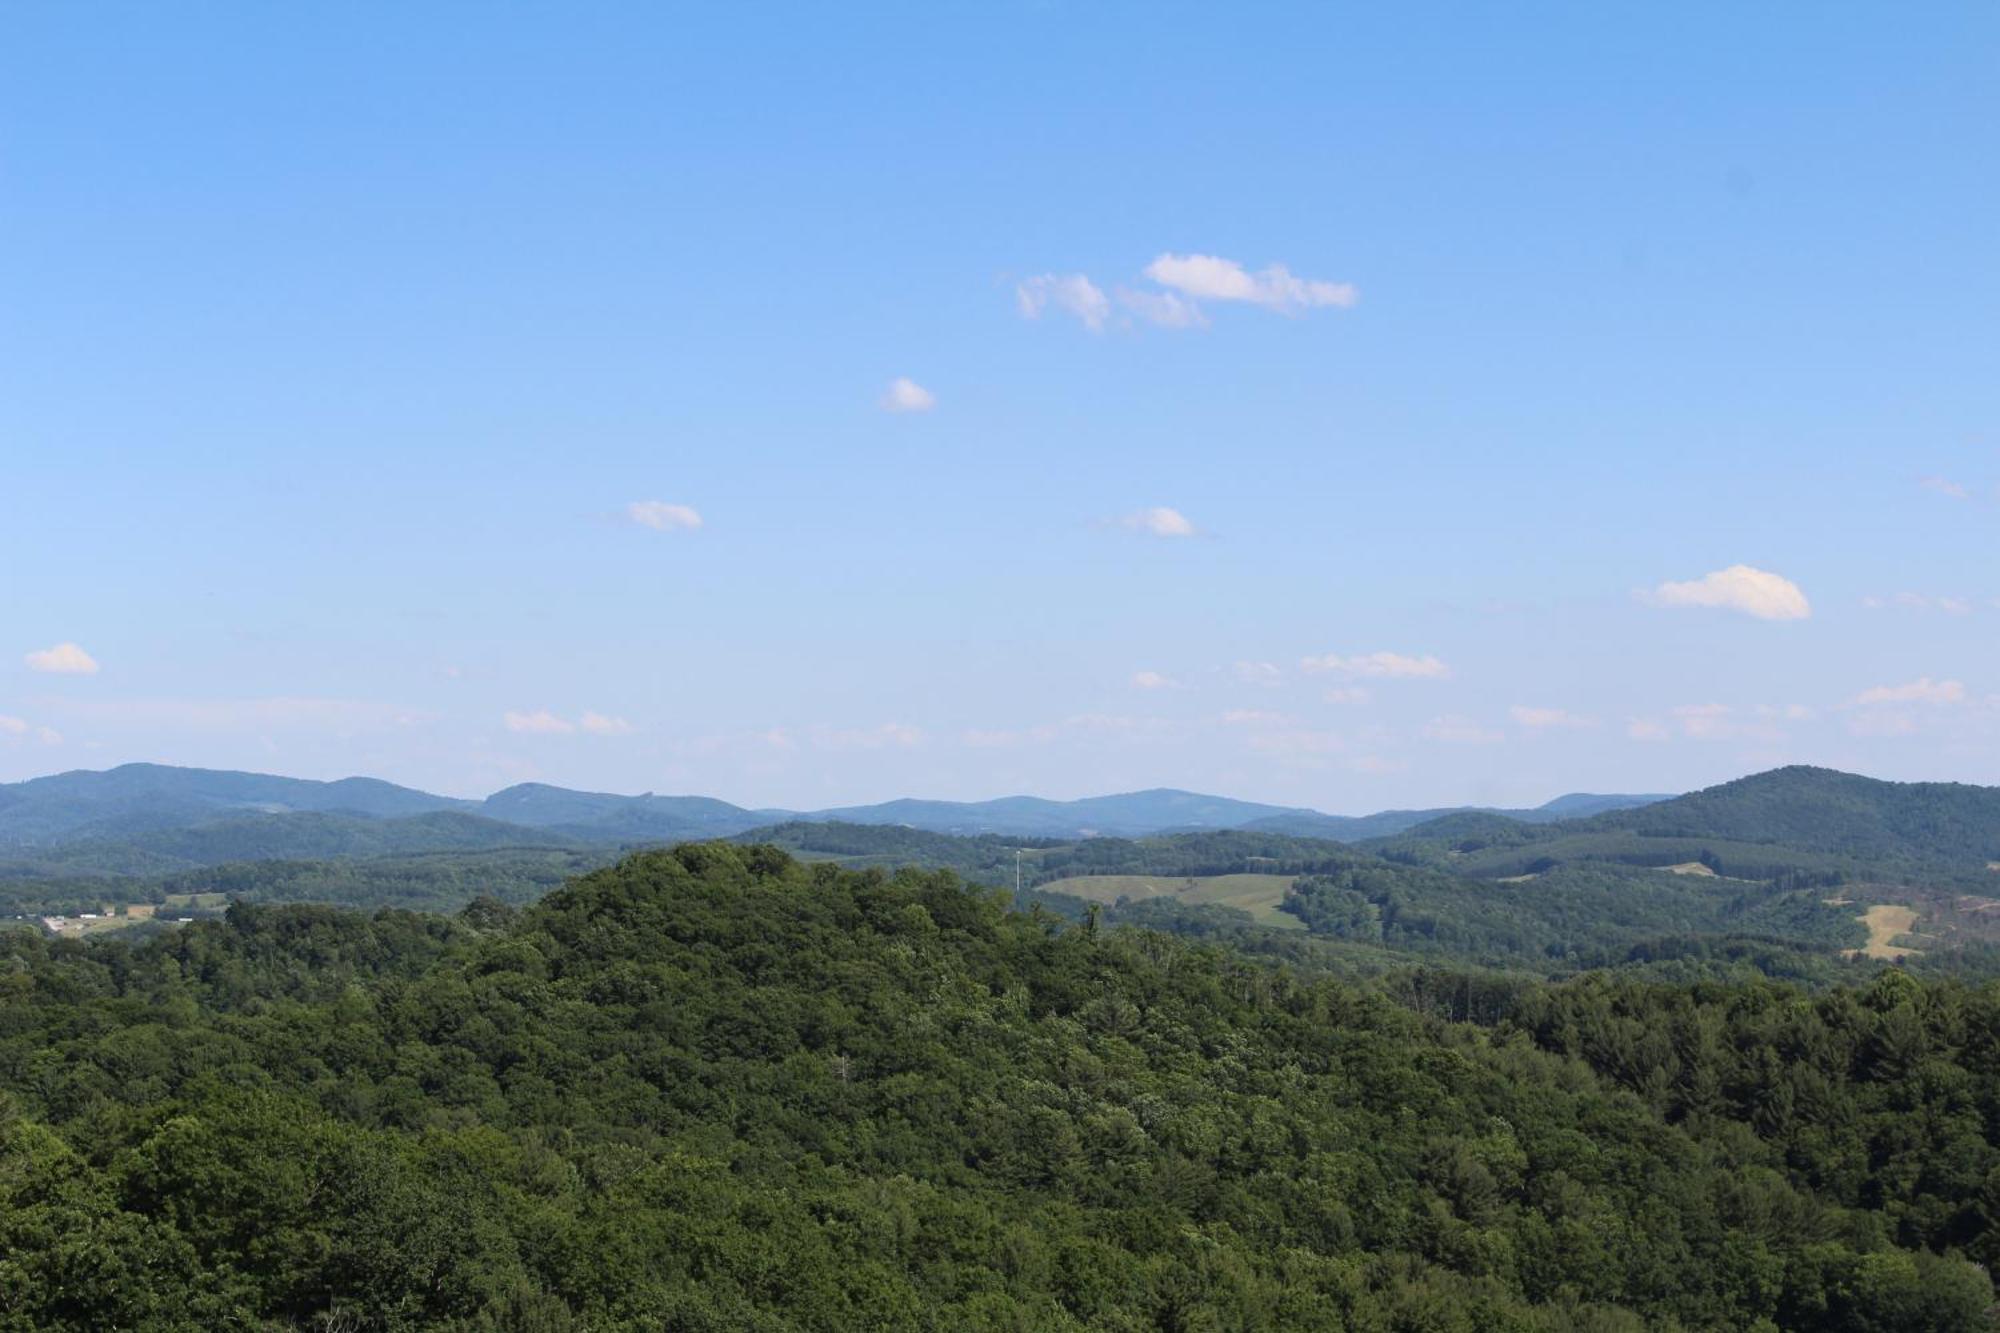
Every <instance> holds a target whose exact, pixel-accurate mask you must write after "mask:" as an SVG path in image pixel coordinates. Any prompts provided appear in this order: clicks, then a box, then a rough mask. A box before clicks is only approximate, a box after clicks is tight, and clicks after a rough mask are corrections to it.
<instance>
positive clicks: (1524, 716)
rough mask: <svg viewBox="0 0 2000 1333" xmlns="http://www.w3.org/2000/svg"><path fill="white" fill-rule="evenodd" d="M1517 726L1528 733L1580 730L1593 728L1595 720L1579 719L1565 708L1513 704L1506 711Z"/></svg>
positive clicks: (1588, 718)
mask: <svg viewBox="0 0 2000 1333" xmlns="http://www.w3.org/2000/svg"><path fill="white" fill-rule="evenodd" d="M1507 714H1508V716H1509V717H1512V718H1513V719H1514V721H1515V723H1516V724H1517V725H1520V726H1523V727H1526V728H1528V729H1529V730H1530V731H1541V730H1545V729H1547V728H1550V727H1566V728H1571V729H1575V728H1582V727H1594V726H1596V725H1597V719H1596V718H1591V717H1579V716H1578V715H1576V714H1575V713H1572V712H1570V711H1569V710H1568V709H1566V708H1531V707H1529V706H1528V705H1526V704H1515V705H1514V706H1513V707H1512V708H1510V709H1508V710H1507Z"/></svg>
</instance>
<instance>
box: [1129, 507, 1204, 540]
mask: <svg viewBox="0 0 2000 1333" xmlns="http://www.w3.org/2000/svg"><path fill="white" fill-rule="evenodd" d="M1118 526H1119V527H1121V528H1126V529H1128V530H1130V531H1132V532H1143V533H1145V534H1146V535H1147V536H1149V537H1197V536H1200V535H1201V534H1200V531H1199V530H1198V529H1197V528H1196V527H1195V525H1194V523H1193V521H1192V520H1190V519H1189V518H1188V516H1187V515H1186V514H1183V513H1182V512H1181V511H1180V510H1178V509H1169V508H1167V507H1166V506H1165V505H1155V506H1153V507H1152V508H1151V509H1141V510H1140V511H1139V512H1138V513H1136V514H1127V515H1125V517H1123V518H1121V519H1119V520H1118Z"/></svg>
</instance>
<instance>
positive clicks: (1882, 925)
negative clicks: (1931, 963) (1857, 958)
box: [1847, 903, 1922, 958]
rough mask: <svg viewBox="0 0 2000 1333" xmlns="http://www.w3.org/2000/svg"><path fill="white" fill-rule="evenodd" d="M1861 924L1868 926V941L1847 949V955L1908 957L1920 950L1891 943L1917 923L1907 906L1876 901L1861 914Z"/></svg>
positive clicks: (1914, 915) (1907, 932) (1913, 913)
mask: <svg viewBox="0 0 2000 1333" xmlns="http://www.w3.org/2000/svg"><path fill="white" fill-rule="evenodd" d="M1861 924H1863V925H1865V926H1867V927H1868V943H1867V944H1866V945H1865V946H1864V947H1862V948H1859V949H1849V950H1848V951H1847V953H1848V956H1849V957H1852V956H1854V955H1855V954H1859V955H1861V956H1862V957H1864V958H1908V957H1909V956H1910V955H1912V954H1915V953H1921V952H1922V950H1920V949H1911V948H1906V947H1904V946H1902V945H1898V944H1893V943H1891V941H1892V940H1897V939H1901V938H1902V937H1903V936H1905V935H1907V934H1909V933H1910V928H1911V927H1912V926H1914V925H1916V924H1917V914H1916V913H1915V912H1913V911H1911V910H1910V909H1909V908H1907V907H1904V906H1901V905H1900V904H1896V903H1878V904H1877V905H1875V906H1874V907H1871V908H1869V909H1868V911H1867V912H1866V913H1864V914H1863V915H1862V918H1861Z"/></svg>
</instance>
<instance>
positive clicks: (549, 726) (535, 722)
mask: <svg viewBox="0 0 2000 1333" xmlns="http://www.w3.org/2000/svg"><path fill="white" fill-rule="evenodd" d="M501 721H503V722H504V723H506V725H507V730H509V731H513V732H519V733H520V734H521V735H523V736H567V735H569V734H570V733H571V732H573V731H575V730H576V727H575V726H574V725H573V724H572V723H570V722H567V721H565V720H564V719H562V718H559V717H557V716H556V715H555V714H554V713H551V712H549V711H548V710H547V709H546V708H541V709H537V710H536V711H534V712H532V713H516V712H509V713H507V714H506V715H504V716H503V717H502V718H501Z"/></svg>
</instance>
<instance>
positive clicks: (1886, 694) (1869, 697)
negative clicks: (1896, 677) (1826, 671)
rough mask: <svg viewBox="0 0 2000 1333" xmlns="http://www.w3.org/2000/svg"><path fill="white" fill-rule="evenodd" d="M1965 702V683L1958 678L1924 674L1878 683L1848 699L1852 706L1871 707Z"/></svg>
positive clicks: (1849, 705)
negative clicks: (1903, 681) (1900, 681)
mask: <svg viewBox="0 0 2000 1333" xmlns="http://www.w3.org/2000/svg"><path fill="white" fill-rule="evenodd" d="M1964 702H1965V684H1964V682H1962V681H1956V680H1932V679H1931V678H1930V677H1929V676H1923V677H1920V678H1918V679H1916V680H1913V681H1910V682H1908V683H1906V684H1903V685H1877V686H1876V687H1875V688H1873V689H1870V690H1863V691H1861V693H1859V694H1857V695H1855V696H1854V697H1853V698H1852V699H1850V700H1848V704H1847V706H1848V707H1850V708H1869V707H1874V706H1877V705H1880V704H1962V703H1964Z"/></svg>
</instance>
